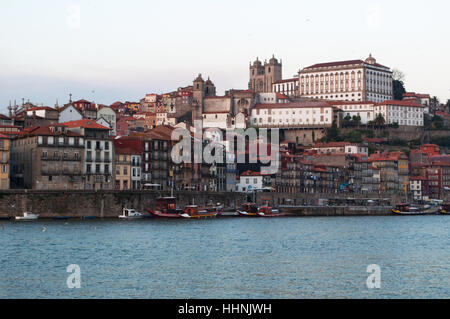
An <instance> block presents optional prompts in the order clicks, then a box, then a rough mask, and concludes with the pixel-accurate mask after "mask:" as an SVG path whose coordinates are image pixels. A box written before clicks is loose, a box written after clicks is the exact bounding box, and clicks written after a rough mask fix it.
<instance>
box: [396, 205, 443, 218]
mask: <svg viewBox="0 0 450 319" xmlns="http://www.w3.org/2000/svg"><path fill="white" fill-rule="evenodd" d="M440 211H441V206H438V205H429V204H427V205H415V204H407V203H402V204H398V205H396V206H395V207H394V208H393V209H392V212H393V213H394V214H396V215H434V214H438V213H439V212H440Z"/></svg>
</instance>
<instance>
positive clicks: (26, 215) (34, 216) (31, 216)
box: [16, 212, 39, 221]
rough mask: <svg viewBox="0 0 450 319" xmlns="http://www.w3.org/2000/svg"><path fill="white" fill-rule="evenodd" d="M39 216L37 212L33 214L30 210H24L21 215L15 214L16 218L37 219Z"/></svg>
mask: <svg viewBox="0 0 450 319" xmlns="http://www.w3.org/2000/svg"><path fill="white" fill-rule="evenodd" d="M38 218H39V214H33V213H31V212H24V213H23V216H16V220H24V221H25V220H37V219H38Z"/></svg>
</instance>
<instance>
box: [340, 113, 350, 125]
mask: <svg viewBox="0 0 450 319" xmlns="http://www.w3.org/2000/svg"><path fill="white" fill-rule="evenodd" d="M351 120H352V117H351V116H350V114H347V116H346V117H344V120H343V121H342V125H343V126H345V127H346V126H348V125H349V124H350V121H351Z"/></svg>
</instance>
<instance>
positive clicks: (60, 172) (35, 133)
mask: <svg viewBox="0 0 450 319" xmlns="http://www.w3.org/2000/svg"><path fill="white" fill-rule="evenodd" d="M83 159H84V137H83V135H81V134H79V133H76V132H72V131H70V130H68V129H67V126H65V125H63V124H55V125H50V126H43V127H29V128H26V129H24V130H23V131H21V132H20V134H19V135H18V136H17V138H15V139H14V140H13V142H12V147H11V163H12V169H11V187H14V188H27V189H83V188H84V180H83V175H84V172H83Z"/></svg>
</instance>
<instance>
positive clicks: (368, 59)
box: [366, 54, 377, 64]
mask: <svg viewBox="0 0 450 319" xmlns="http://www.w3.org/2000/svg"><path fill="white" fill-rule="evenodd" d="M366 63H369V64H375V63H377V60H376V59H375V58H374V57H373V56H372V54H370V55H369V57H368V58H367V59H366Z"/></svg>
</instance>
